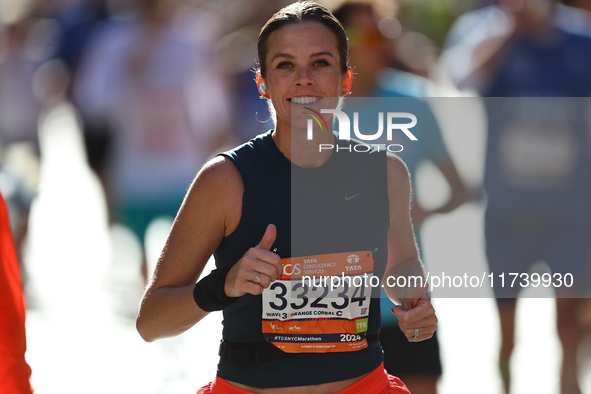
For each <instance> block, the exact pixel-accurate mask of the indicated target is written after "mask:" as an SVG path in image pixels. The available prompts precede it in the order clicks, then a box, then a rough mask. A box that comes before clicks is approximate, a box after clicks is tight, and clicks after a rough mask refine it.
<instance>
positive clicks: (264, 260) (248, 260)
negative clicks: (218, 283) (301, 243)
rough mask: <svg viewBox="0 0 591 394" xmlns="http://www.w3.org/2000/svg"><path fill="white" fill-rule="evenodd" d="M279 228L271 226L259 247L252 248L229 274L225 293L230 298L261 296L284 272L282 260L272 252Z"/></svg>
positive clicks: (268, 227)
mask: <svg viewBox="0 0 591 394" xmlns="http://www.w3.org/2000/svg"><path fill="white" fill-rule="evenodd" d="M276 238H277V228H276V227H275V225H273V224H269V225H268V226H267V229H266V230H265V234H264V235H263V237H262V238H261V241H260V242H259V243H258V245H256V246H254V247H252V248H250V249H249V250H248V251H247V252H246V253H245V254H244V256H242V258H241V259H240V260H238V262H237V263H236V264H234V266H233V267H232V269H231V270H230V271H229V272H228V275H227V276H226V284H225V286H224V291H225V293H226V295H227V296H228V297H240V296H242V295H244V294H246V293H249V294H254V295H259V294H261V293H262V292H263V290H264V289H266V288H267V287H269V286H270V285H271V283H272V282H273V281H274V280H275V279H277V277H278V276H279V275H281V273H282V272H283V266H282V265H281V258H280V257H279V256H278V255H277V254H276V253H273V252H271V251H270V250H271V246H273V242H275V239H276Z"/></svg>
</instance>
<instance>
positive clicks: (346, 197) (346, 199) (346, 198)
mask: <svg viewBox="0 0 591 394" xmlns="http://www.w3.org/2000/svg"><path fill="white" fill-rule="evenodd" d="M362 193H363V192H361V193H357V194H355V195H354V196H351V197H349V196H347V195H345V201H349V200H352V199H354V198H355V197H357V196H358V195H360V194H362Z"/></svg>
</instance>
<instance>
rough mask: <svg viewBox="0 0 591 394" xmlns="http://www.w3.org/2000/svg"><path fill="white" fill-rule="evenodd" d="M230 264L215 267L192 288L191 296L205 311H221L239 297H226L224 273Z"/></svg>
mask: <svg viewBox="0 0 591 394" xmlns="http://www.w3.org/2000/svg"><path fill="white" fill-rule="evenodd" d="M230 269H232V266H231V265H230V266H228V267H224V268H216V269H214V270H213V271H211V273H210V274H209V275H207V276H206V277H204V278H202V279H201V280H200V281H199V282H197V284H196V285H195V288H194V289H193V298H194V299H195V303H196V304H197V306H199V308H201V309H203V310H204V311H206V312H213V311H221V310H222V309H224V308H225V307H227V306H230V305H232V304H233V303H234V302H235V301H236V300H237V299H238V298H240V297H228V296H227V295H226V292H225V291H224V287H225V285H226V275H228V271H230Z"/></svg>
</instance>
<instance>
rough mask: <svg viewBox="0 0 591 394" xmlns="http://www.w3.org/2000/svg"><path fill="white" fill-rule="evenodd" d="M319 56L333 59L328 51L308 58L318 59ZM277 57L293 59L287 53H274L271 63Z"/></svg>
mask: <svg viewBox="0 0 591 394" xmlns="http://www.w3.org/2000/svg"><path fill="white" fill-rule="evenodd" d="M319 56H330V57H332V58H333V59H334V55H333V54H332V53H330V52H328V51H323V52H316V53H313V54H311V55H310V57H319ZM278 57H286V58H288V59H294V58H295V56H293V55H290V54H289V53H281V52H279V53H276V54H275V56H273V59H271V61H273V60H275V59H277V58H278Z"/></svg>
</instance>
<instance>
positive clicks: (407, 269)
mask: <svg viewBox="0 0 591 394" xmlns="http://www.w3.org/2000/svg"><path fill="white" fill-rule="evenodd" d="M387 176H388V198H389V200H390V205H389V207H390V229H389V231H388V264H387V266H386V271H385V273H384V278H383V283H384V284H385V285H386V286H385V287H384V288H385V290H386V293H387V294H388V296H389V297H390V299H392V301H394V302H395V303H397V304H398V306H396V307H395V308H393V313H394V314H395V315H396V317H397V318H398V321H399V326H400V329H401V330H402V332H404V334H405V335H406V336H407V338H409V340H411V339H412V340H413V341H421V340H425V339H428V338H431V337H432V336H433V333H434V332H435V329H436V328H437V316H436V315H435V309H434V308H433V306H432V305H431V300H430V298H429V295H428V289H429V288H428V285H427V283H426V282H425V271H424V268H423V265H422V263H421V261H420V260H419V255H418V251H417V247H416V243H415V238H414V233H413V228H412V224H411V218H410V180H409V175H408V170H407V169H406V166H405V165H404V163H403V162H402V161H401V160H400V159H399V158H398V157H396V156H394V155H390V154H389V155H388V159H387ZM400 277H405V279H404V280H401V279H397V280H393V279H394V278H400ZM388 278H390V280H388ZM392 283H405V284H406V286H403V287H397V286H389V284H392ZM402 305H403V306H404V307H403V306H402ZM417 328H418V329H419V331H418V333H419V335H418V338H414V337H415V336H416V335H415V334H416V331H415V329H417Z"/></svg>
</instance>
